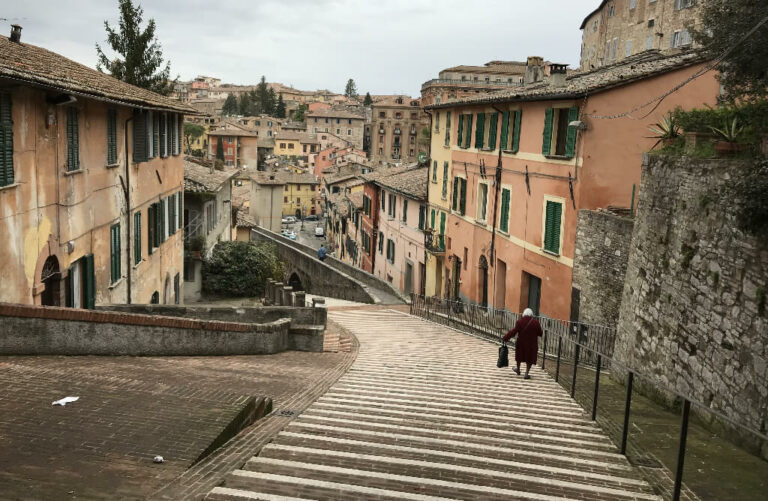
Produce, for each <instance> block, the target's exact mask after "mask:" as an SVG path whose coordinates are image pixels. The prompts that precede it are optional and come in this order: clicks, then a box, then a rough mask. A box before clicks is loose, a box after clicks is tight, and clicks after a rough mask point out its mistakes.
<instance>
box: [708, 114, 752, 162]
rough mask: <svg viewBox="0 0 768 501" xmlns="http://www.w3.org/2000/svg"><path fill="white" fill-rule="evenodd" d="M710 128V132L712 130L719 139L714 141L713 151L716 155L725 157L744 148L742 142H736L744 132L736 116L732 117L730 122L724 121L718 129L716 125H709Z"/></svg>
mask: <svg viewBox="0 0 768 501" xmlns="http://www.w3.org/2000/svg"><path fill="white" fill-rule="evenodd" d="M710 129H712V132H714V133H715V135H716V136H717V138H718V139H719V140H718V141H715V153H716V154H717V156H719V157H725V156H729V155H733V154H734V153H737V152H739V151H741V150H743V149H744V145H743V144H741V143H737V142H736V141H737V140H738V139H739V137H740V136H741V134H742V133H743V132H744V126H743V125H742V126H740V125H739V120H738V119H737V118H735V117H734V119H733V120H731V122H730V123H729V122H728V121H726V122H725V123H724V124H723V128H722V129H718V128H717V127H710Z"/></svg>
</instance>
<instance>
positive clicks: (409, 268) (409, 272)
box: [405, 261, 413, 295]
mask: <svg viewBox="0 0 768 501" xmlns="http://www.w3.org/2000/svg"><path fill="white" fill-rule="evenodd" d="M412 292H413V264H412V263H411V262H410V261H406V262H405V293H406V294H408V295H410V294H411V293H412Z"/></svg>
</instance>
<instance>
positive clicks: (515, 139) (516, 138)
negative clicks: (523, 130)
mask: <svg viewBox="0 0 768 501" xmlns="http://www.w3.org/2000/svg"><path fill="white" fill-rule="evenodd" d="M522 117H523V110H517V111H515V125H514V126H515V130H514V131H513V132H512V153H517V151H518V150H519V149H520V122H521V120H522ZM547 144H549V143H547Z"/></svg>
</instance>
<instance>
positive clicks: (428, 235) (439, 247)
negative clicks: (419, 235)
mask: <svg viewBox="0 0 768 501" xmlns="http://www.w3.org/2000/svg"><path fill="white" fill-rule="evenodd" d="M424 247H426V249H427V251H428V252H429V253H431V254H434V255H442V254H445V235H441V234H439V233H438V232H437V231H435V230H433V229H431V228H427V229H425V230H424Z"/></svg>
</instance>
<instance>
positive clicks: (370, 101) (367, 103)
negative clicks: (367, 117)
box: [363, 92, 373, 106]
mask: <svg viewBox="0 0 768 501" xmlns="http://www.w3.org/2000/svg"><path fill="white" fill-rule="evenodd" d="M372 104H373V98H371V93H370V92H366V93H365V99H364V100H363V106H370V105H372Z"/></svg>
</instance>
